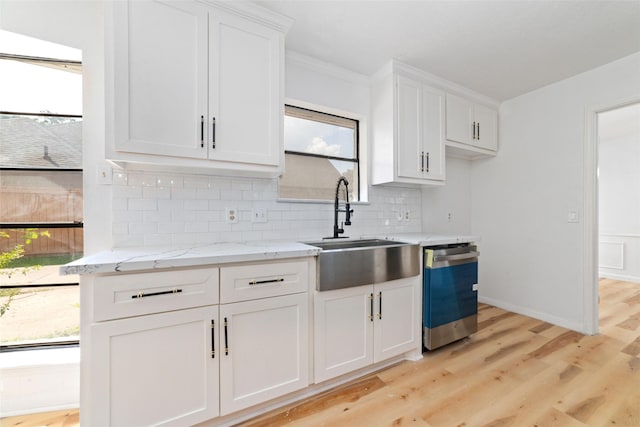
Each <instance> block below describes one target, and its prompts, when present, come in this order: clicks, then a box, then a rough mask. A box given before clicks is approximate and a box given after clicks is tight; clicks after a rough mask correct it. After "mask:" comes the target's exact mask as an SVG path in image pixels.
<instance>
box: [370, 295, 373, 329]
mask: <svg viewBox="0 0 640 427" xmlns="http://www.w3.org/2000/svg"><path fill="white" fill-rule="evenodd" d="M369 320H371V321H372V322H373V292H372V293H370V294H369Z"/></svg>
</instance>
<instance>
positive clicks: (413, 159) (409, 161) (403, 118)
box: [396, 76, 424, 178]
mask: <svg viewBox="0 0 640 427" xmlns="http://www.w3.org/2000/svg"><path fill="white" fill-rule="evenodd" d="M396 84H397V98H396V102H397V107H398V108H397V119H396V126H397V128H396V132H397V146H396V150H397V156H398V176H399V177H404V178H422V176H423V171H424V163H423V161H424V159H423V157H422V154H423V150H422V136H423V135H422V119H423V118H422V107H423V106H422V88H421V85H420V84H419V83H417V82H415V81H413V80H411V79H407V78H405V77H402V76H398V79H397V83H396Z"/></svg>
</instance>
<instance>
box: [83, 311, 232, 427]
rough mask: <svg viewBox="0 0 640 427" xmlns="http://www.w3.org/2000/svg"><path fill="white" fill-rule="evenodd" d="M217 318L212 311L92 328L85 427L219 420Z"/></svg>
mask: <svg viewBox="0 0 640 427" xmlns="http://www.w3.org/2000/svg"><path fill="white" fill-rule="evenodd" d="M217 319H218V308H217V307H216V306H210V307H202V308H195V309H189V310H178V311H174V312H170V313H162V314H155V315H149V316H142V317H135V318H129V319H122V320H114V321H109V322H102V323H98V324H94V325H92V326H91V330H92V334H91V341H90V346H91V352H90V354H91V355H92V360H91V361H90V362H88V363H90V366H91V369H90V370H89V372H88V375H90V377H91V378H92V383H91V385H92V390H91V402H92V404H91V408H90V411H89V413H90V414H91V416H90V422H88V423H87V424H88V425H94V426H98V425H110V426H118V427H126V426H144V425H161V426H186V425H193V424H197V423H199V422H202V421H204V420H208V419H210V418H214V417H216V416H218V415H219V393H218V390H219V389H218V383H219V381H218V372H219V365H218V361H219V360H220V358H219V352H218V353H216V354H215V357H214V354H213V353H212V350H213V342H212V338H215V340H214V341H215V346H216V348H215V349H216V350H218V341H219V340H218V339H217V336H216V337H212V335H214V334H216V333H217V330H216V329H212V328H211V325H212V320H213V321H215V322H216V324H217ZM212 331H213V332H212Z"/></svg>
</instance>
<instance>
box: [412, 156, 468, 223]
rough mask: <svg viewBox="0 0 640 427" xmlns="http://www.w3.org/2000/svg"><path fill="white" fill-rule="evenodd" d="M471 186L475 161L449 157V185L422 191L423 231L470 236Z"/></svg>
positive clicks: (447, 166)
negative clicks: (472, 168) (473, 162)
mask: <svg viewBox="0 0 640 427" xmlns="http://www.w3.org/2000/svg"><path fill="white" fill-rule="evenodd" d="M471 187H472V185H471V161H470V160H465V159H460V158H456V157H450V156H448V157H447V165H446V184H445V185H443V186H437V187H435V186H434V187H428V186H424V187H423V188H422V231H424V232H426V233H427V234H470V233H471ZM449 214H451V215H449Z"/></svg>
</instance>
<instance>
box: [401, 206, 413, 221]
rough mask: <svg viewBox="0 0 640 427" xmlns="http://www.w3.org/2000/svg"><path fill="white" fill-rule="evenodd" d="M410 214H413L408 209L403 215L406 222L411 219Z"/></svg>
mask: <svg viewBox="0 0 640 427" xmlns="http://www.w3.org/2000/svg"><path fill="white" fill-rule="evenodd" d="M410 212H411V211H410V210H409V209H406V210H405V211H404V215H403V216H404V220H405V221H409V219H410V218H411V214H410Z"/></svg>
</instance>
